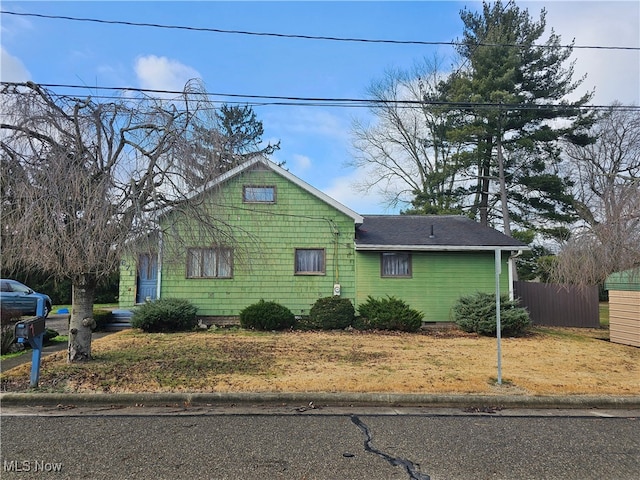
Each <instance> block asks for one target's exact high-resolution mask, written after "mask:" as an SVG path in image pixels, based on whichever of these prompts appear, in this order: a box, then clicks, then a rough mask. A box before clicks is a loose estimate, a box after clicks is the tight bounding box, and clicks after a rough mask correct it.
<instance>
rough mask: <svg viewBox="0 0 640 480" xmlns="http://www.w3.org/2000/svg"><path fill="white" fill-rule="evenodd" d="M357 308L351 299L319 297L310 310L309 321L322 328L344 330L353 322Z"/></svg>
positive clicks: (313, 325)
mask: <svg viewBox="0 0 640 480" xmlns="http://www.w3.org/2000/svg"><path fill="white" fill-rule="evenodd" d="M355 314H356V312H355V309H354V308H353V304H352V303H351V300H349V299H348V298H342V297H337V296H333V297H324V298H319V299H318V300H316V302H315V303H314V304H313V306H312V307H311V310H310V311H309V323H310V325H311V326H312V327H313V328H316V329H320V330H342V329H344V328H347V327H348V326H350V325H351V324H352V323H353V318H354V317H355Z"/></svg>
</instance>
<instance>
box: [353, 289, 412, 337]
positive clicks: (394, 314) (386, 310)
mask: <svg viewBox="0 0 640 480" xmlns="http://www.w3.org/2000/svg"><path fill="white" fill-rule="evenodd" d="M358 312H359V313H360V316H361V317H362V318H361V319H359V321H358V325H362V326H363V327H364V328H372V329H377V330H400V331H403V332H416V331H418V330H419V329H420V327H421V326H422V318H423V317H424V315H423V314H422V312H420V311H418V310H414V309H412V308H411V307H409V305H407V304H406V303H405V302H404V301H403V300H400V299H398V298H395V297H389V296H388V297H387V298H380V299H375V298H373V297H371V296H369V297H367V301H366V302H365V303H363V304H362V305H360V306H359V307H358Z"/></svg>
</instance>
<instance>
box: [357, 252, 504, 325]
mask: <svg viewBox="0 0 640 480" xmlns="http://www.w3.org/2000/svg"><path fill="white" fill-rule="evenodd" d="M411 257H412V276H411V278H382V277H381V276H380V252H356V262H357V278H356V283H357V292H356V302H357V303H362V302H364V301H365V300H366V299H367V296H369V295H371V296H372V297H374V298H379V297H384V296H387V295H389V296H394V297H397V298H400V299H402V300H404V301H406V302H407V303H408V304H409V305H410V306H411V307H412V308H415V309H417V310H420V311H422V312H423V313H424V320H425V321H427V322H441V321H450V311H451V307H452V306H453V305H454V304H455V302H456V301H457V300H458V298H460V297H461V296H463V295H467V294H471V293H475V292H479V291H482V292H495V275H494V265H495V255H494V252H420V253H417V252H413V253H412V254H411ZM502 260H503V265H502V273H501V275H500V289H501V291H502V292H503V293H508V290H509V278H508V270H507V254H503V257H502Z"/></svg>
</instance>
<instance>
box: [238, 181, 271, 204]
mask: <svg viewBox="0 0 640 480" xmlns="http://www.w3.org/2000/svg"><path fill="white" fill-rule="evenodd" d="M242 201H243V202H244V203H276V187H275V186H273V185H245V186H244V187H243V188H242Z"/></svg>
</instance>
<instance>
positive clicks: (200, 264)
mask: <svg viewBox="0 0 640 480" xmlns="http://www.w3.org/2000/svg"><path fill="white" fill-rule="evenodd" d="M232 267H233V250H232V249H230V248H222V247H213V248H189V249H187V278H233V268H232Z"/></svg>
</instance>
